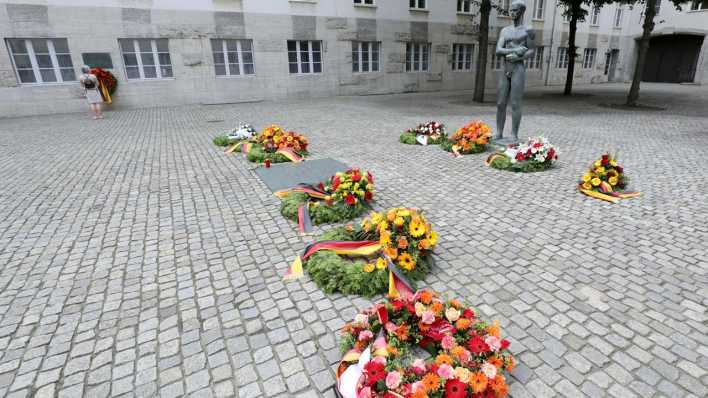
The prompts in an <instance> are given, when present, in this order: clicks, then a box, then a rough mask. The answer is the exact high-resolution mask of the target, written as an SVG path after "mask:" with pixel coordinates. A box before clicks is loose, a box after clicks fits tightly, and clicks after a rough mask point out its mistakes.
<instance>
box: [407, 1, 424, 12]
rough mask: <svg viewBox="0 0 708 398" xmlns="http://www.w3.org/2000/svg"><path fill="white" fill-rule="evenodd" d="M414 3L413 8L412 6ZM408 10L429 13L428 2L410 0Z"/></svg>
mask: <svg viewBox="0 0 708 398" xmlns="http://www.w3.org/2000/svg"><path fill="white" fill-rule="evenodd" d="M411 2H413V6H411ZM408 9H409V10H415V11H428V0H409V1H408Z"/></svg>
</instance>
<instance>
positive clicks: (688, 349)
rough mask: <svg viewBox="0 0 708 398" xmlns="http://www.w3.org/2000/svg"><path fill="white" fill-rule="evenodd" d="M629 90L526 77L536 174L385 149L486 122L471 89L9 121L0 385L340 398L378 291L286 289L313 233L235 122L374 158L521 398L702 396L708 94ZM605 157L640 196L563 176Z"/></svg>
mask: <svg viewBox="0 0 708 398" xmlns="http://www.w3.org/2000/svg"><path fill="white" fill-rule="evenodd" d="M558 90H560V88H554V89H553V91H558ZM626 90H627V86H625V85H601V86H588V87H578V88H577V91H578V92H580V93H583V94H582V95H578V96H577V97H575V98H573V99H570V100H566V99H564V98H562V97H560V96H558V95H556V94H553V93H551V91H549V90H545V91H534V92H531V93H530V94H529V96H528V99H527V102H526V116H525V117H524V120H523V124H522V128H523V131H524V132H525V133H526V134H527V135H530V134H531V133H536V132H542V133H544V134H545V135H547V136H548V137H549V138H550V139H551V140H552V142H553V143H555V144H556V145H557V146H558V147H559V148H560V150H561V160H560V162H559V164H558V167H557V168H555V169H552V170H550V171H548V172H544V173H537V174H514V173H508V172H502V171H498V170H493V169H489V168H487V167H485V166H484V162H483V161H484V158H485V155H470V156H466V157H464V158H462V159H454V158H453V157H452V156H450V154H449V153H446V152H443V151H441V150H439V149H437V148H435V147H416V146H403V145H399V144H398V143H397V136H398V134H399V132H400V131H402V130H403V129H404V128H406V127H409V126H413V125H414V124H416V123H417V122H420V121H425V120H426V119H432V118H435V119H438V120H441V121H443V122H444V123H445V124H447V125H448V126H449V127H450V128H456V127H459V126H460V125H462V124H463V123H465V122H467V121H470V120H472V119H476V118H481V119H483V120H485V121H486V122H488V123H493V120H494V107H493V104H491V103H490V104H484V105H483V106H480V105H475V104H472V102H471V95H470V94H469V93H458V94H452V93H438V94H410V95H400V96H375V97H358V98H336V99H322V100H308V101H301V102H296V101H291V102H280V103H258V104H240V105H223V106H194V107H180V108H163V109H142V110H130V111H121V112H111V113H109V114H108V116H107V119H105V120H103V121H97V122H94V121H91V120H89V118H88V116H86V115H60V116H48V117H35V118H23V119H5V120H1V121H0V153H1V154H2V156H0V186H1V187H2V190H0V289H1V292H0V396H7V397H26V396H36V397H53V396H58V397H79V396H82V395H84V396H87V397H105V396H139V397H151V396H158V395H159V396H161V397H176V396H192V397H211V396H216V397H230V396H238V397H256V396H287V397H291V396H305V397H306V396H329V397H331V396H333V392H332V390H331V386H332V384H333V383H334V373H333V370H332V369H333V366H334V365H335V364H336V362H337V360H338V358H339V353H338V348H337V345H338V333H337V331H338V329H339V328H340V327H341V326H342V325H343V323H344V322H345V321H348V320H350V319H351V318H352V317H353V316H354V314H355V312H356V309H357V308H361V307H363V306H365V305H367V304H368V303H369V302H368V301H367V300H365V299H362V298H360V297H356V296H341V295H325V294H324V293H323V292H322V291H320V290H319V289H318V288H317V287H316V286H315V285H314V284H313V283H312V282H311V281H310V280H309V278H307V277H305V278H303V279H301V280H300V281H298V282H295V283H289V284H283V283H282V282H281V276H282V274H283V273H284V272H285V269H286V268H287V265H288V263H289V261H290V260H291V259H292V258H293V256H294V255H295V254H296V253H297V252H299V251H300V250H301V249H302V248H303V246H304V244H305V243H306V242H307V241H308V240H310V239H312V238H301V237H299V236H298V235H297V233H296V230H295V226H294V225H293V224H292V223H290V222H288V221H286V220H284V219H283V218H282V217H281V216H280V214H279V202H278V200H277V199H276V198H275V197H273V196H272V195H271V194H270V193H269V191H268V190H267V189H266V188H265V186H264V185H263V184H262V183H261V182H260V181H259V180H258V179H257V178H256V177H255V175H254V174H253V172H252V170H251V169H252V167H253V166H252V165H250V164H248V163H247V162H246V161H245V160H244V159H243V158H241V157H240V156H226V155H224V154H223V153H222V152H221V151H220V150H219V149H217V148H215V147H214V146H212V144H211V137H212V136H213V135H214V134H215V133H216V132H218V131H220V130H222V129H225V128H226V127H229V126H232V125H234V124H235V123H236V121H238V120H248V121H250V122H252V123H254V124H255V125H256V126H258V127H263V126H264V125H265V124H267V123H279V124H282V125H283V126H285V127H287V128H288V129H293V130H295V131H298V132H302V133H305V134H307V135H308V136H309V137H310V138H311V141H312V149H313V156H314V157H332V158H336V159H340V160H342V161H345V162H347V163H348V164H350V165H359V166H364V167H367V168H369V169H371V170H372V171H373V173H374V175H375V177H376V179H377V190H378V192H379V195H378V201H377V205H376V206H377V207H378V208H386V207H390V206H398V205H407V206H416V207H420V208H423V209H425V210H426V211H427V214H428V217H429V218H430V220H431V221H432V222H433V224H434V225H435V227H436V228H437V229H438V230H439V231H440V232H441V242H440V245H439V247H438V248H437V250H436V253H437V259H438V261H437V267H436V269H434V272H433V273H431V275H430V276H429V277H428V278H427V279H426V281H425V283H424V285H427V286H430V287H432V288H435V289H439V290H443V291H447V292H449V293H450V294H451V295H454V296H457V297H468V298H469V299H470V301H471V302H472V303H474V304H475V305H476V307H477V308H478V309H480V310H481V311H482V313H483V314H484V317H485V318H488V319H494V318H496V319H499V320H500V321H501V324H502V326H503V331H504V332H505V333H506V334H508V335H509V336H510V339H511V340H512V346H511V348H512V350H513V352H514V353H515V355H516V356H517V359H518V360H519V362H520V365H519V366H518V367H517V369H516V370H515V371H514V374H513V378H512V380H511V383H512V385H511V395H512V396H513V397H514V398H521V397H551V396H563V397H574V396H583V395H586V396H590V397H600V396H614V397H621V398H628V397H635V396H641V397H659V396H663V397H672V398H673V397H706V396H708V312H707V307H708V298H707V297H708V277H707V276H706V274H707V273H706V269H707V268H708V263H707V262H706V261H707V260H706V253H708V197H707V196H708V171H707V170H708V157H707V156H706V155H705V154H706V149H707V148H708V111H707V110H708V89H707V88H705V87H698V86H676V85H649V84H645V85H643V87H642V95H643V97H642V98H643V101H644V103H646V104H651V105H660V106H663V107H666V108H667V109H666V110H663V111H661V110H640V111H626V110H622V109H618V108H612V107H601V106H598V104H599V103H606V104H612V103H619V102H621V100H622V98H623V95H624V93H625V92H626ZM605 149H619V150H620V152H621V161H622V162H623V163H624V165H625V168H626V170H627V171H628V173H629V174H630V176H631V177H632V187H633V188H635V189H637V190H640V191H641V192H642V193H643V196H642V197H641V198H639V199H633V200H628V201H624V202H622V203H621V204H618V205H611V204H607V203H604V202H600V201H597V200H594V199H590V198H586V197H584V196H583V195H581V194H579V193H577V192H576V191H575V181H576V179H577V178H578V177H579V176H580V175H581V174H582V173H583V171H584V170H585V168H586V167H587V166H588V165H589V163H590V162H591V161H593V160H594V158H596V157H597V156H598V155H599V154H600V153H601V151H603V150H605Z"/></svg>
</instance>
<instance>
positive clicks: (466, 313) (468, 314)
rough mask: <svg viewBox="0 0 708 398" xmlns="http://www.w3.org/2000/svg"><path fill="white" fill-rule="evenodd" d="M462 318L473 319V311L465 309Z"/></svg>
mask: <svg viewBox="0 0 708 398" xmlns="http://www.w3.org/2000/svg"><path fill="white" fill-rule="evenodd" d="M462 316H463V317H465V318H467V319H473V318H474V311H472V310H471V309H469V308H465V310H464V311H462Z"/></svg>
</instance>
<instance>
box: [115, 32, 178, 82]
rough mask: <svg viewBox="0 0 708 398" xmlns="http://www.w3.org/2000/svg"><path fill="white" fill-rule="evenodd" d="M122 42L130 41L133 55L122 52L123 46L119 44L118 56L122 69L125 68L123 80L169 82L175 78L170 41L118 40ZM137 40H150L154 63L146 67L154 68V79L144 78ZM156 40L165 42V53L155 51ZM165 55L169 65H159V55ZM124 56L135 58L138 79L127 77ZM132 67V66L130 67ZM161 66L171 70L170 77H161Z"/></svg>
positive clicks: (140, 52)
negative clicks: (133, 56)
mask: <svg viewBox="0 0 708 398" xmlns="http://www.w3.org/2000/svg"><path fill="white" fill-rule="evenodd" d="M119 40H122V41H130V42H132V44H133V51H134V52H133V53H125V52H123V46H122V43H119V44H120V48H121V51H120V55H121V59H122V61H123V67H124V68H125V78H126V79H127V80H130V81H140V80H171V79H174V78H175V69H174V66H172V55H171V54H170V41H169V39H130V38H126V39H119ZM139 40H150V52H151V53H152V62H154V64H153V65H148V66H154V67H155V77H145V69H144V65H143V59H142V57H141V54H143V51H140V44H138V43H139ZM158 40H166V41H167V51H162V52H160V51H158V50H157V41H158ZM161 53H162V54H164V53H167V55H168V56H169V58H170V63H169V65H167V64H165V65H163V64H161V63H160V54H161ZM125 54H135V58H136V60H137V62H138V74H139V75H140V77H139V78H134V77H128V65H126V63H125ZM131 66H132V65H131ZM163 66H169V67H170V69H171V70H172V76H162V67H163Z"/></svg>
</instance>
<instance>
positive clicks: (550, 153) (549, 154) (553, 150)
mask: <svg viewBox="0 0 708 398" xmlns="http://www.w3.org/2000/svg"><path fill="white" fill-rule="evenodd" d="M555 154H556V150H555V149H553V148H551V149H549V150H548V154H547V155H546V159H553V156H554V155H555Z"/></svg>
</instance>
